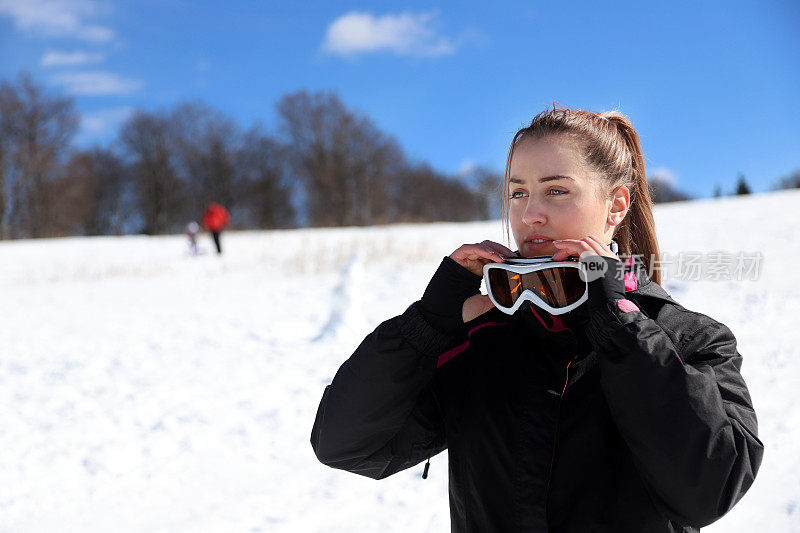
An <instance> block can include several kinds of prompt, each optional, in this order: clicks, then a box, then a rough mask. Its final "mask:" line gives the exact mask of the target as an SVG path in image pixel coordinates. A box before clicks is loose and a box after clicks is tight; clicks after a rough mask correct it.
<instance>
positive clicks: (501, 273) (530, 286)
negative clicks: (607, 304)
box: [488, 267, 586, 308]
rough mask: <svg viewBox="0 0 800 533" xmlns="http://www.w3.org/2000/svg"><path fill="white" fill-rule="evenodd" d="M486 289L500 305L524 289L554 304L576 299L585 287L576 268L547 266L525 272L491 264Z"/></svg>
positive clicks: (510, 303)
mask: <svg viewBox="0 0 800 533" xmlns="http://www.w3.org/2000/svg"><path fill="white" fill-rule="evenodd" d="M488 290H490V291H492V296H494V298H495V300H497V303H499V304H500V305H502V306H503V307H512V306H513V305H514V303H515V302H516V301H517V300H518V299H519V297H520V296H521V295H522V293H523V292H524V291H525V290H530V291H531V292H533V293H534V294H536V295H537V296H539V297H540V298H541V299H542V300H544V301H545V302H547V304H548V305H550V306H552V307H555V308H558V307H566V306H568V305H570V304H572V303H574V302H577V301H578V300H579V299H580V298H581V297H582V296H583V293H584V291H585V290H586V283H585V282H584V280H583V279H581V276H580V272H579V270H578V269H577V268H567V267H557V268H547V269H543V270H537V271H536V272H530V273H527V274H518V273H516V272H511V271H509V270H504V269H500V268H494V269H491V270H490V271H489V287H488Z"/></svg>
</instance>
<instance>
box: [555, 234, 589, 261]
mask: <svg viewBox="0 0 800 533" xmlns="http://www.w3.org/2000/svg"><path fill="white" fill-rule="evenodd" d="M553 246H555V247H556V248H558V249H559V250H558V251H557V252H556V253H554V254H553V257H552V258H551V259H552V260H553V261H563V260H564V259H566V258H567V257H569V256H571V255H574V256H580V255H581V252H584V251H586V250H587V249H590V248H589V245H588V244H586V243H585V242H583V241H579V240H576V239H563V240H561V241H553Z"/></svg>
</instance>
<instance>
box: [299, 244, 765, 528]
mask: <svg viewBox="0 0 800 533" xmlns="http://www.w3.org/2000/svg"><path fill="white" fill-rule="evenodd" d="M605 260H606V262H607V263H608V265H609V266H610V268H609V270H608V271H607V272H606V275H605V276H604V277H602V278H601V279H598V280H596V281H593V282H591V283H590V286H589V301H588V302H587V303H586V304H585V305H583V306H581V307H580V308H579V310H578V311H580V313H577V314H576V312H572V313H570V314H568V315H562V317H551V316H550V315H549V314H547V313H544V312H542V311H541V310H539V312H538V313H537V312H536V309H535V308H533V307H525V306H523V308H522V309H520V310H519V311H518V312H517V313H516V314H515V315H513V316H508V315H505V314H503V313H501V312H500V311H498V310H496V309H493V310H491V311H489V312H487V313H485V314H483V315H481V316H480V317H478V318H476V319H475V320H473V321H471V322H469V323H467V324H463V323H462V322H461V320H460V309H461V305H462V303H463V301H464V299H465V298H466V297H467V296H469V295H471V294H475V293H477V292H478V290H479V287H480V281H481V278H480V276H477V275H475V274H472V273H471V272H469V271H468V270H466V269H464V268H462V267H461V266H460V265H458V264H457V263H456V262H454V261H452V260H451V259H449V258H445V260H444V261H443V263H442V265H441V266H440V267H439V269H438V270H437V272H436V274H435V275H434V277H433V279H432V280H431V282H430V284H429V285H428V288H427V289H426V292H425V295H424V296H423V298H422V300H421V301H419V302H416V303H415V304H413V305H412V306H411V307H409V308H408V309H407V310H406V311H405V312H404V313H403V314H402V315H400V316H397V317H394V318H392V319H389V320H387V321H385V322H384V323H382V324H381V325H380V326H378V327H377V329H376V330H375V331H374V332H372V333H371V334H370V335H369V336H367V337H366V338H365V339H364V341H363V342H362V343H361V345H360V346H359V347H358V348H357V349H356V351H355V353H354V354H353V355H352V356H351V357H350V359H348V360H347V361H346V362H345V363H344V364H343V365H342V366H341V368H340V369H339V371H338V372H337V373H336V376H335V377H334V379H333V382H332V383H331V384H330V385H329V386H327V387H326V388H325V392H324V394H323V397H322V401H321V403H320V406H319V409H318V412H317V416H316V420H315V421H314V426H313V429H312V432H311V444H312V447H313V448H314V452H315V453H316V455H317V457H318V458H319V460H320V461H322V462H323V463H324V464H326V465H329V466H332V467H335V468H340V469H344V470H348V471H350V472H354V473H357V474H361V475H364V476H369V477H371V478H375V479H382V478H385V477H387V476H389V475H392V474H394V473H395V472H398V471H400V470H403V469H406V468H409V467H411V466H413V465H416V464H418V463H420V462H421V461H423V460H425V459H426V458H429V457H431V456H433V455H435V454H437V453H439V452H441V451H442V450H444V449H445V448H447V449H448V459H449V491H450V516H451V525H452V531H453V532H467V531H469V532H487V531H509V532H521V531H536V532H540V531H541V532H543V531H552V532H581V533H583V532H590V531H591V532H601V531H602V532H605V531H608V532H612V531H613V532H616V533H620V532H628V531H630V532H639V531H641V532H662V531H663V532H674V531H684V532H689V531H697V528H700V527H702V526H705V525H707V524H710V523H712V522H714V521H715V520H717V519H718V518H720V517H721V516H722V515H723V514H725V513H726V512H727V511H728V510H729V509H731V507H733V505H734V504H735V503H736V502H737V501H739V499H741V497H742V496H743V495H744V493H745V492H746V491H747V490H748V488H749V487H750V486H751V484H752V483H753V480H754V478H755V476H756V472H757V471H758V467H759V465H760V463H761V458H762V453H763V444H762V443H761V441H760V440H759V439H758V436H757V423H756V415H755V412H754V410H753V406H752V403H751V400H750V396H749V393H748V391H747V386H746V385H745V382H744V380H743V379H742V376H741V374H740V372H739V370H740V367H741V363H742V357H741V355H739V353H738V352H737V350H736V339H735V338H734V336H733V334H732V333H731V331H730V330H729V329H728V328H727V327H726V326H725V325H723V324H721V323H719V322H717V321H715V320H713V319H711V318H709V317H707V316H705V315H703V314H700V313H696V312H693V311H689V310H687V309H685V308H683V307H682V306H681V305H680V304H678V303H677V302H675V301H674V300H673V299H672V298H671V297H670V296H669V295H668V294H667V293H666V292H665V291H664V290H663V289H662V288H661V287H660V286H659V285H658V284H656V283H654V282H651V281H650V280H649V279H648V277H647V274H646V272H645V269H644V267H643V266H642V264H641V263H640V262H638V261H637V262H636V263H635V264H634V265H632V266H630V267H627V270H629V271H630V272H629V273H628V274H627V276H628V277H629V278H631V277H633V278H632V279H629V282H631V283H630V285H631V287H635V288H633V290H629V291H627V292H626V290H625V289H626V287H625V284H624V282H623V281H622V280H621V279H620V276H618V275H615V274H614V272H616V269H617V268H618V267H621V263H620V262H619V261H617V260H616V259H613V258H605ZM636 285H638V287H636ZM629 288H630V287H629ZM581 313H582V315H581ZM542 315H544V316H542ZM559 318H563V320H559ZM570 323H571V324H570ZM566 325H569V326H570V327H565V326H566Z"/></svg>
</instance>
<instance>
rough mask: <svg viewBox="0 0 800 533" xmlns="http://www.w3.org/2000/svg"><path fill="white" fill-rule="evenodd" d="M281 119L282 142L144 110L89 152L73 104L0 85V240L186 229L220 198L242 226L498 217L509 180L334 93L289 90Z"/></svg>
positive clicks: (204, 112) (186, 106)
mask: <svg viewBox="0 0 800 533" xmlns="http://www.w3.org/2000/svg"><path fill="white" fill-rule="evenodd" d="M277 111H278V116H279V120H278V124H276V127H275V129H274V132H271V131H267V130H266V129H265V128H264V127H262V126H260V125H253V126H251V127H249V128H244V127H242V126H241V125H240V124H238V123H237V122H236V121H235V120H233V119H232V118H231V117H229V116H227V115H225V114H224V113H223V112H221V111H219V110H217V109H214V108H213V107H211V106H210V105H208V104H206V103H203V102H190V103H182V104H179V105H177V106H175V107H173V108H171V109H162V110H156V111H145V110H138V111H135V112H134V113H133V114H132V115H131V116H130V117H129V118H128V120H126V121H125V123H124V124H122V126H121V127H120V129H119V131H118V132H117V135H116V138H115V140H114V141H113V142H111V143H110V144H109V145H108V146H106V147H94V148H90V149H78V148H76V147H75V146H74V145H73V141H74V137H75V134H76V132H77V130H78V126H79V116H78V114H77V112H76V110H75V107H74V102H73V101H72V100H71V99H70V98H67V97H64V96H61V95H57V94H51V93H49V92H48V91H46V90H45V89H44V88H43V87H42V86H40V85H38V84H37V83H35V82H34V80H32V78H31V77H30V76H29V75H25V74H23V75H20V76H19V77H18V78H17V80H16V81H13V82H12V81H6V80H0V238H2V239H8V238H30V237H56V236H65V235H109V234H123V233H147V234H163V233H175V232H180V231H183V228H184V227H185V225H186V224H187V222H189V221H191V220H196V219H197V218H199V216H200V214H201V213H202V211H203V208H204V207H205V205H206V204H207V203H208V202H209V201H211V200H215V201H218V202H220V203H222V204H223V205H224V206H225V207H227V208H228V210H229V211H230V212H231V215H232V219H233V221H234V227H238V228H289V227H296V226H343V225H372V224H385V223H392V222H430V221H437V220H448V221H467V220H480V219H488V218H492V217H496V216H498V215H499V208H498V202H499V190H500V186H501V182H502V178H501V176H500V175H499V174H498V173H495V172H491V171H488V170H486V169H483V168H477V169H475V170H474V171H473V172H472V173H471V174H470V175H469V176H461V177H458V178H457V177H454V176H448V175H445V174H443V173H441V172H438V171H436V170H434V169H433V168H432V167H431V166H430V165H429V164H427V163H424V162H412V161H410V160H409V158H408V157H407V156H406V155H405V154H404V152H403V149H402V147H401V146H400V145H399V143H398V142H397V141H396V140H395V139H394V138H392V137H391V136H389V135H387V134H386V133H384V132H382V131H381V130H380V129H379V128H378V127H377V126H376V125H375V123H374V122H373V121H372V120H370V119H369V118H368V117H366V116H364V115H362V114H359V113H358V112H356V111H353V110H351V109H348V108H347V107H346V106H345V105H344V104H343V103H342V101H341V100H340V99H339V97H338V96H337V95H336V94H335V93H322V92H315V93H311V92H307V91H298V92H295V93H292V94H288V95H285V96H284V97H282V98H281V99H280V100H279V101H278V102H277Z"/></svg>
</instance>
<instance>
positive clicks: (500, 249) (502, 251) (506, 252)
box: [481, 240, 514, 258]
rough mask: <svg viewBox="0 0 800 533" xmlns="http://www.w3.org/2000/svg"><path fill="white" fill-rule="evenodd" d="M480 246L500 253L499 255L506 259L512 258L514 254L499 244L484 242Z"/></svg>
mask: <svg viewBox="0 0 800 533" xmlns="http://www.w3.org/2000/svg"><path fill="white" fill-rule="evenodd" d="M481 244H482V245H484V246H486V247H487V248H491V249H492V250H494V251H495V252H498V253H500V254H501V255H503V256H505V257H506V258H509V257H514V252H512V251H511V250H510V249H508V248H506V247H505V246H503V245H502V244H500V243H499V242H494V241H490V240H485V241H483V242H482V243H481Z"/></svg>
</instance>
